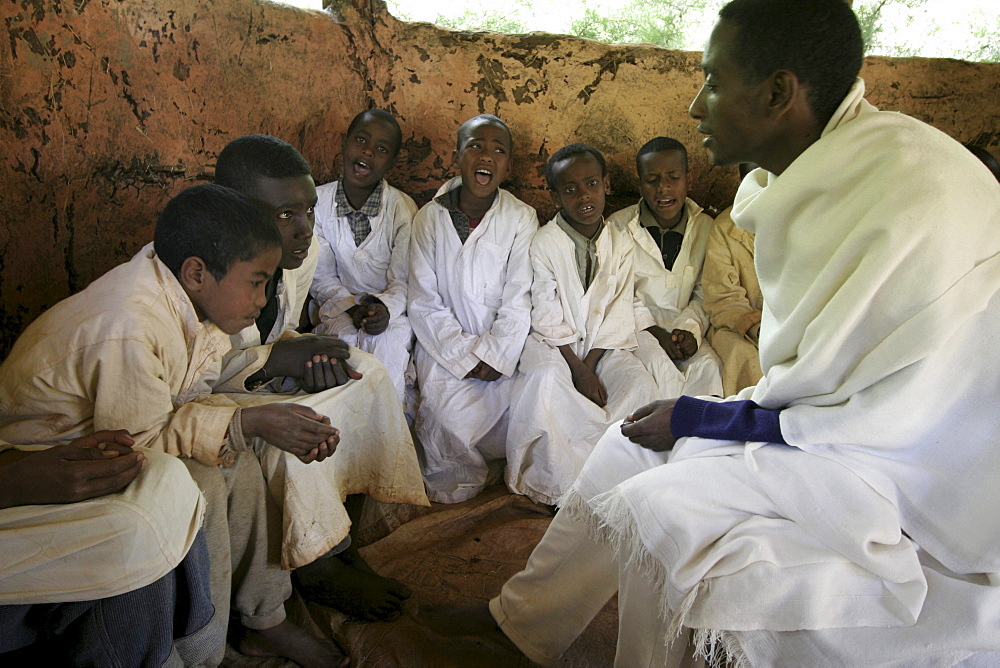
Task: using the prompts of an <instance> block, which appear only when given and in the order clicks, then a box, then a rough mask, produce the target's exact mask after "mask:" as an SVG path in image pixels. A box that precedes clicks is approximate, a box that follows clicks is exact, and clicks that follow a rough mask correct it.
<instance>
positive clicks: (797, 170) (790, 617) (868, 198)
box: [564, 80, 1000, 656]
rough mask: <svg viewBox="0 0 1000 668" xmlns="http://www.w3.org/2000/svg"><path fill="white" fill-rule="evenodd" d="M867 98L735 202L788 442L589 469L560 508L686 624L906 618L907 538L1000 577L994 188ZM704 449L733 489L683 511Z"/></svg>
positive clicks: (746, 185)
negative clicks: (688, 481) (606, 481)
mask: <svg viewBox="0 0 1000 668" xmlns="http://www.w3.org/2000/svg"><path fill="white" fill-rule="evenodd" d="M863 94H864V85H863V82H861V81H860V80H859V81H858V82H857V83H856V84H855V86H854V87H853V88H852V90H851V92H850V93H849V94H848V96H847V98H846V99H845V100H844V102H843V103H842V104H841V106H840V108H839V109H838V110H837V112H836V113H835V114H834V117H833V118H832V119H831V121H830V123H829V125H828V126H827V127H826V129H825V131H824V133H823V135H822V138H821V139H820V140H818V141H817V142H816V143H814V144H813V145H812V146H810V147H809V148H808V149H807V150H806V151H805V152H803V153H802V154H801V155H800V156H799V157H798V158H797V159H796V160H795V162H794V163H793V164H792V165H791V166H790V167H789V168H788V169H787V170H786V171H785V172H784V173H783V174H781V175H780V176H775V175H773V174H769V173H767V172H765V171H763V170H757V171H755V172H753V173H752V174H751V175H750V176H748V177H747V179H746V180H745V181H744V182H743V184H742V185H741V187H740V190H739V192H738V194H737V199H736V204H735V205H734V208H733V219H734V221H735V222H736V224H737V225H739V226H740V227H742V228H744V229H747V230H749V231H751V232H754V233H755V234H756V235H757V236H756V258H755V262H756V266H757V271H758V274H759V277H760V284H761V289H762V292H763V294H764V301H765V307H764V313H763V320H762V325H761V339H760V341H761V345H760V352H761V367H762V369H763V371H764V378H763V379H762V380H761V382H760V383H759V384H758V385H757V386H756V387H755V388H748V389H747V390H745V391H744V392H743V393H741V395H739V396H738V397H737V398H741V399H746V398H752V399H753V400H754V401H756V402H757V403H759V404H760V405H762V406H764V407H766V408H773V409H784V410H783V412H782V414H781V428H782V434H783V435H784V437H785V439H786V440H787V441H788V443H790V444H791V445H792V446H795V447H787V446H777V445H769V444H764V443H749V444H743V443H739V444H733V443H730V442H717V441H707V440H704V439H696V438H691V439H683V440H681V441H680V442H679V444H678V446H677V448H675V451H674V453H673V455H672V457H671V460H670V463H669V464H666V465H664V466H660V467H657V468H653V469H651V470H649V471H646V472H645V473H642V474H640V475H638V476H635V477H633V478H631V479H629V480H627V481H625V482H624V483H622V484H621V485H619V486H617V487H616V488H615V489H613V490H611V492H608V493H606V494H601V495H598V496H594V495H593V494H594V493H595V492H598V491H600V490H601V478H602V476H606V475H607V474H606V473H605V472H604V471H602V469H605V470H606V469H607V468H609V467H610V466H613V464H607V465H605V466H602V463H601V462H594V461H593V460H594V458H593V457H592V458H591V461H590V462H588V466H587V467H585V469H584V471H583V473H582V474H581V476H580V479H579V480H578V481H577V485H576V488H575V489H574V491H572V492H571V493H570V495H569V496H568V497H567V499H566V500H564V507H565V508H566V509H568V510H569V511H570V512H577V513H580V514H581V515H583V514H584V513H582V512H581V511H582V504H583V503H586V504H587V505H588V506H589V508H590V509H592V510H593V511H594V513H595V514H596V523H597V524H599V525H600V528H599V531H600V533H601V534H602V535H603V536H604V537H606V538H608V539H609V540H611V541H612V542H613V543H614V544H616V546H617V548H618V549H619V552H620V553H621V554H622V556H623V558H625V559H628V560H630V561H631V562H632V563H637V564H639V566H640V567H642V568H644V569H645V570H646V571H647V572H648V573H649V574H650V575H651V576H652V577H653V579H654V580H655V582H656V584H657V586H659V588H660V589H661V591H663V603H662V605H663V610H662V612H663V613H664V614H666V615H668V616H671V617H672V618H673V622H674V624H673V626H674V627H675V628H679V627H680V626H681V625H684V626H690V627H694V628H700V629H712V630H715V631H719V630H723V631H724V630H735V631H750V630H754V629H759V630H772V631H795V630H797V629H826V628H842V627H865V626H867V627H891V626H903V627H905V626H908V625H912V624H914V623H915V622H916V621H917V618H918V617H919V616H920V615H921V607H922V605H923V602H924V598H925V596H926V594H927V582H926V578H925V576H924V571H923V570H922V567H921V564H920V563H919V559H918V557H917V549H918V548H917V547H916V546H915V545H914V544H913V542H911V541H910V540H908V538H907V537H909V538H912V539H913V540H914V541H915V542H916V543H918V544H919V546H920V547H922V548H923V549H924V550H925V552H926V554H929V555H932V556H933V558H935V559H936V560H938V561H939V562H940V563H941V564H943V566H944V567H946V569H950V570H952V571H954V572H955V573H958V574H972V573H986V574H993V573H997V572H1000V514H998V513H996V512H994V511H993V506H994V504H995V501H994V499H995V496H996V488H997V484H998V481H1000V410H997V408H996V404H997V400H998V399H1000V338H998V334H997V332H998V331H1000V297H998V296H997V295H998V288H1000V254H998V253H1000V187H998V186H997V183H996V181H995V180H993V179H992V178H991V176H990V175H989V172H988V171H987V170H986V169H985V168H983V167H982V166H981V165H979V163H978V162H977V161H976V160H975V158H974V157H973V156H971V154H969V153H968V152H967V151H966V150H965V149H964V148H962V147H961V146H960V145H959V144H957V143H956V142H954V141H953V140H951V139H949V138H948V137H946V136H945V135H944V134H942V133H940V132H938V131H937V130H934V129H933V128H930V127H929V126H927V125H925V124H923V123H920V122H918V121H916V120H914V119H911V118H908V117H906V116H902V115H900V114H896V113H889V112H879V111H878V110H876V109H875V108H874V107H872V106H871V105H870V104H868V103H867V102H866V101H865V100H864V99H863ZM595 454H596V453H595ZM706 457H708V458H711V457H716V458H719V471H720V472H721V471H722V470H723V469H724V470H725V472H726V476H731V475H735V476H736V479H739V483H740V484H730V485H726V486H725V487H724V488H722V489H718V490H716V491H715V492H709V493H717V494H718V498H717V499H716V498H712V499H702V502H703V504H705V505H707V506H708V507H709V508H711V513H710V514H705V515H704V516H703V517H694V516H690V513H688V514H687V515H685V513H684V511H683V508H684V506H685V505H687V504H686V501H687V499H683V498H678V497H679V496H680V495H681V494H682V493H683V492H682V491H681V490H682V489H683V487H684V485H683V484H681V483H680V480H683V478H680V479H679V478H678V474H679V473H680V472H681V471H695V472H699V474H703V473H705V472H711V470H712V469H711V467H709V468H708V469H705V468H704V466H703V465H695V466H690V465H689V464H690V462H697V461H698V460H700V461H702V462H704V461H705V459H704V458H706ZM723 459H725V460H728V461H727V462H723V461H722V460H723ZM734 461H735V462H739V464H738V466H736V467H734V466H733V462H734ZM734 470H738V472H737V473H735V474H734V473H733V471H734ZM726 476H721V477H720V479H722V480H732V479H733V478H731V477H730V478H727V477H726ZM708 477H712V476H711V475H709V476H708ZM744 483H745V486H744ZM672 486H673V488H674V489H673V490H672V489H671V487H672ZM604 489H607V487H604ZM700 489H703V490H712V489H713V488H712V483H711V481H709V482H708V483H706V485H705V486H704V487H702V488H700ZM747 490H752V492H751V491H747ZM574 496H575V498H574ZM691 507H695V508H697V507H704V505H703V506H698V505H697V504H694V505H692V506H691ZM758 508H765V509H766V510H758ZM702 512H705V513H707V512H708V511H702ZM748 513H749V514H748ZM759 513H763V514H759ZM727 514H730V515H731V516H732V518H734V519H733V520H732V521H729V520H727V519H726V515H727ZM710 527H711V528H710ZM715 527H729V528H722V529H721V530H720V532H719V533H712V531H713V530H714V528H715ZM824 555H828V556H824ZM778 635H781V634H778ZM702 637H703V638H704V637H706V636H704V635H703V636H702ZM715 637H717V638H718V637H719V636H715ZM723 639H725V638H723ZM765 654H766V652H765ZM758 656H761V654H760V653H758Z"/></svg>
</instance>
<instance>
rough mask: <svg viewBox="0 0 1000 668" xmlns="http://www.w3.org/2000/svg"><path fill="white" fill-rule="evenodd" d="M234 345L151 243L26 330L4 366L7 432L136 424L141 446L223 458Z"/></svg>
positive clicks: (0, 427) (9, 435)
mask: <svg viewBox="0 0 1000 668" xmlns="http://www.w3.org/2000/svg"><path fill="white" fill-rule="evenodd" d="M229 347H230V342H229V337H228V336H227V335H226V334H225V333H224V332H222V331H221V330H220V329H219V328H218V327H216V326H215V325H213V324H211V323H205V322H199V321H198V318H197V316H196V315H195V310H194V306H193V304H192V303H191V300H190V299H189V298H188V296H187V295H186V293H185V292H184V290H183V288H181V285H180V283H178V282H177V279H176V278H175V277H174V275H173V274H172V273H171V272H170V270H169V269H168V268H167V267H166V265H164V264H163V263H162V262H161V261H160V260H159V259H158V258H157V257H156V255H155V252H154V251H152V250H151V249H148V248H147V249H144V250H143V251H140V253H139V254H137V255H136V256H135V257H134V258H132V259H131V260H130V261H129V262H126V263H125V264H123V265H119V266H118V267H115V268H114V269H112V270H111V271H109V272H108V273H106V274H105V275H104V276H102V277H101V278H99V279H97V280H96V281H94V282H93V283H91V284H90V286H88V287H87V288H86V289H85V290H83V291H82V292H80V293H77V294H76V295H73V296H72V297H69V298H68V299H65V300H63V301H61V302H59V303H58V304H56V305H55V306H53V307H52V308H51V309H49V310H48V311H47V312H45V313H43V314H42V315H41V317H39V318H38V319H37V320H36V321H35V322H33V323H32V324H31V326H29V327H28V329H27V330H26V331H25V332H24V334H22V335H21V338H20V339H18V341H17V343H16V344H15V345H14V349H13V350H11V353H10V356H9V357H8V358H7V360H6V361H5V362H4V363H3V365H2V366H0V439H3V440H6V441H8V442H10V443H19V444H33V443H48V444H51V443H63V442H68V441H70V440H72V439H75V438H78V437H80V436H83V435H85V434H89V433H91V432H92V431H96V430H100V429H126V430H128V431H129V433H131V434H132V437H133V438H134V439H135V441H136V445H139V446H144V447H148V448H150V449H153V450H160V451H163V452H167V453H169V454H172V455H179V456H183V457H193V458H194V459H196V460H198V461H200V462H202V463H204V464H208V465H216V464H218V463H220V457H219V451H220V449H221V448H222V446H223V444H224V442H225V440H226V431H227V427H228V425H229V422H230V420H231V419H232V417H233V414H234V413H235V411H236V404H234V403H233V402H232V401H231V400H229V399H226V398H225V396H224V395H222V396H219V395H214V396H213V395H212V394H211V391H212V383H214V382H215V380H216V379H217V378H218V374H219V368H220V364H221V360H222V355H223V354H224V353H225V352H227V351H228V350H229Z"/></svg>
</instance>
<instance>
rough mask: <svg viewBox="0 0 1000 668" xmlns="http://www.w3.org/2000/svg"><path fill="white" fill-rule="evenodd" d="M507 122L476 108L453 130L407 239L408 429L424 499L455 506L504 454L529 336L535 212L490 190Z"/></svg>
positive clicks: (503, 160)
mask: <svg viewBox="0 0 1000 668" xmlns="http://www.w3.org/2000/svg"><path fill="white" fill-rule="evenodd" d="M511 146H512V140H511V135H510V129H509V128H508V127H507V125H506V124H505V123H504V122H503V121H501V120H500V119H499V118H497V117H496V116H493V115H490V114H483V115H481V116H476V117H475V118H472V119H470V120H468V121H466V122H465V123H464V124H462V126H461V127H460V128H459V130H458V148H457V149H456V150H455V165H456V166H457V167H458V170H459V172H460V175H459V176H457V177H455V178H453V179H451V180H450V181H448V182H447V183H445V184H444V185H443V186H442V187H441V189H440V190H439V191H438V193H437V196H436V197H435V198H434V200H433V201H431V202H429V203H428V204H427V205H426V206H424V207H423V208H422V209H420V211H419V212H417V215H416V217H415V218H414V219H413V229H412V236H411V239H410V275H409V304H408V312H409V317H410V324H411V326H412V327H413V332H414V334H416V337H417V343H416V346H415V349H414V361H415V363H416V367H417V383H418V385H419V389H420V405H419V407H418V408H417V419H416V423H415V429H416V434H417V437H418V439H419V441H420V443H421V445H422V446H423V454H424V461H423V462H422V464H423V469H424V480H425V481H426V483H427V487H428V490H429V495H430V497H431V499H432V500H433V501H439V502H442V503H458V502H460V501H465V500H467V499H470V498H472V497H473V496H475V495H476V494H478V493H479V492H480V491H481V490H482V489H483V487H484V486H485V484H486V481H487V477H488V462H489V461H493V460H500V459H503V457H504V455H505V444H506V439H507V411H508V408H509V407H510V394H511V386H512V381H513V379H514V377H515V375H516V371H517V362H518V359H519V358H520V357H521V350H522V348H523V347H524V340H525V338H526V337H527V336H528V327H529V323H530V313H531V299H530V297H529V295H528V290H529V289H530V287H531V264H530V261H529V259H528V246H529V245H530V243H531V237H532V235H534V233H535V230H537V229H538V217H537V215H536V214H535V210H534V209H532V208H531V207H530V206H528V205H527V204H525V203H523V202H521V201H520V200H518V199H517V198H516V197H514V196H513V195H511V194H510V193H509V192H507V191H506V190H503V189H501V188H500V184H501V182H502V181H503V180H504V179H505V178H506V176H507V174H508V172H509V169H510V153H511Z"/></svg>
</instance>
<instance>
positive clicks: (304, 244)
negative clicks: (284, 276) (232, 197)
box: [250, 174, 316, 269]
mask: <svg viewBox="0 0 1000 668" xmlns="http://www.w3.org/2000/svg"><path fill="white" fill-rule="evenodd" d="M250 196H251V197H253V199H255V200H257V201H258V202H259V203H261V204H263V205H264V207H265V208H266V209H267V210H268V212H270V214H271V215H272V216H274V220H275V222H276V223H277V224H278V230H279V231H280V232H281V248H282V255H281V262H279V263H278V266H279V267H281V268H282V269H298V268H299V267H300V266H302V263H303V262H304V261H305V259H306V256H307V255H309V244H310V243H311V242H312V236H313V232H312V230H313V212H314V210H315V208H316V183H315V182H314V181H313V178H312V177H311V176H309V175H308V174H303V175H301V176H287V177H285V178H280V179H275V178H270V177H266V176H261V177H258V178H257V180H256V182H255V183H254V187H253V189H252V190H251V191H250Z"/></svg>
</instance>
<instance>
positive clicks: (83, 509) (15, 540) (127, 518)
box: [0, 442, 205, 605]
mask: <svg viewBox="0 0 1000 668" xmlns="http://www.w3.org/2000/svg"><path fill="white" fill-rule="evenodd" d="M9 447H11V446H7V445H6V444H4V443H2V442H0V451H3V450H6V449H8V448H9ZM45 447H47V446H16V448H17V449H18V450H38V449H44V448H45ZM144 454H145V456H146V464H145V466H144V468H143V470H142V472H141V473H139V475H138V477H136V479H135V480H133V481H132V482H131V483H130V484H129V485H128V486H127V487H126V488H125V489H123V490H122V491H120V492H116V493H114V494H107V495H105V496H99V497H97V498H94V499H88V500H86V501H78V502H76V503H64V504H43V505H28V506H16V507H14V508H3V509H0V546H2V548H0V551H2V554H3V558H2V559H0V605H24V604H30V603H64V602H69V601H92V600H96V599H99V598H108V597H111V596H117V595H119V594H124V593H125V592H129V591H133V590H135V589H139V588H140V587H145V586H146V585H148V584H152V583H153V582H155V581H157V580H159V579H160V578H161V577H163V576H164V575H166V574H167V573H168V572H170V571H171V570H172V569H173V568H174V567H176V566H177V564H179V563H180V561H181V559H183V558H184V555H186V554H187V551H188V550H189V549H190V548H191V544H192V543H193V542H194V539H195V537H196V536H197V534H198V529H200V528H201V519H202V515H203V513H204V506H205V500H204V498H203V497H202V495H201V493H200V492H199V491H198V487H197V486H196V485H195V483H194V481H193V480H191V476H190V475H188V473H187V470H186V469H185V468H184V465H183V464H182V463H181V462H180V461H178V459H177V458H176V457H172V456H170V455H166V454H164V453H162V452H156V451H154V450H148V449H147V450H144Z"/></svg>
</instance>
